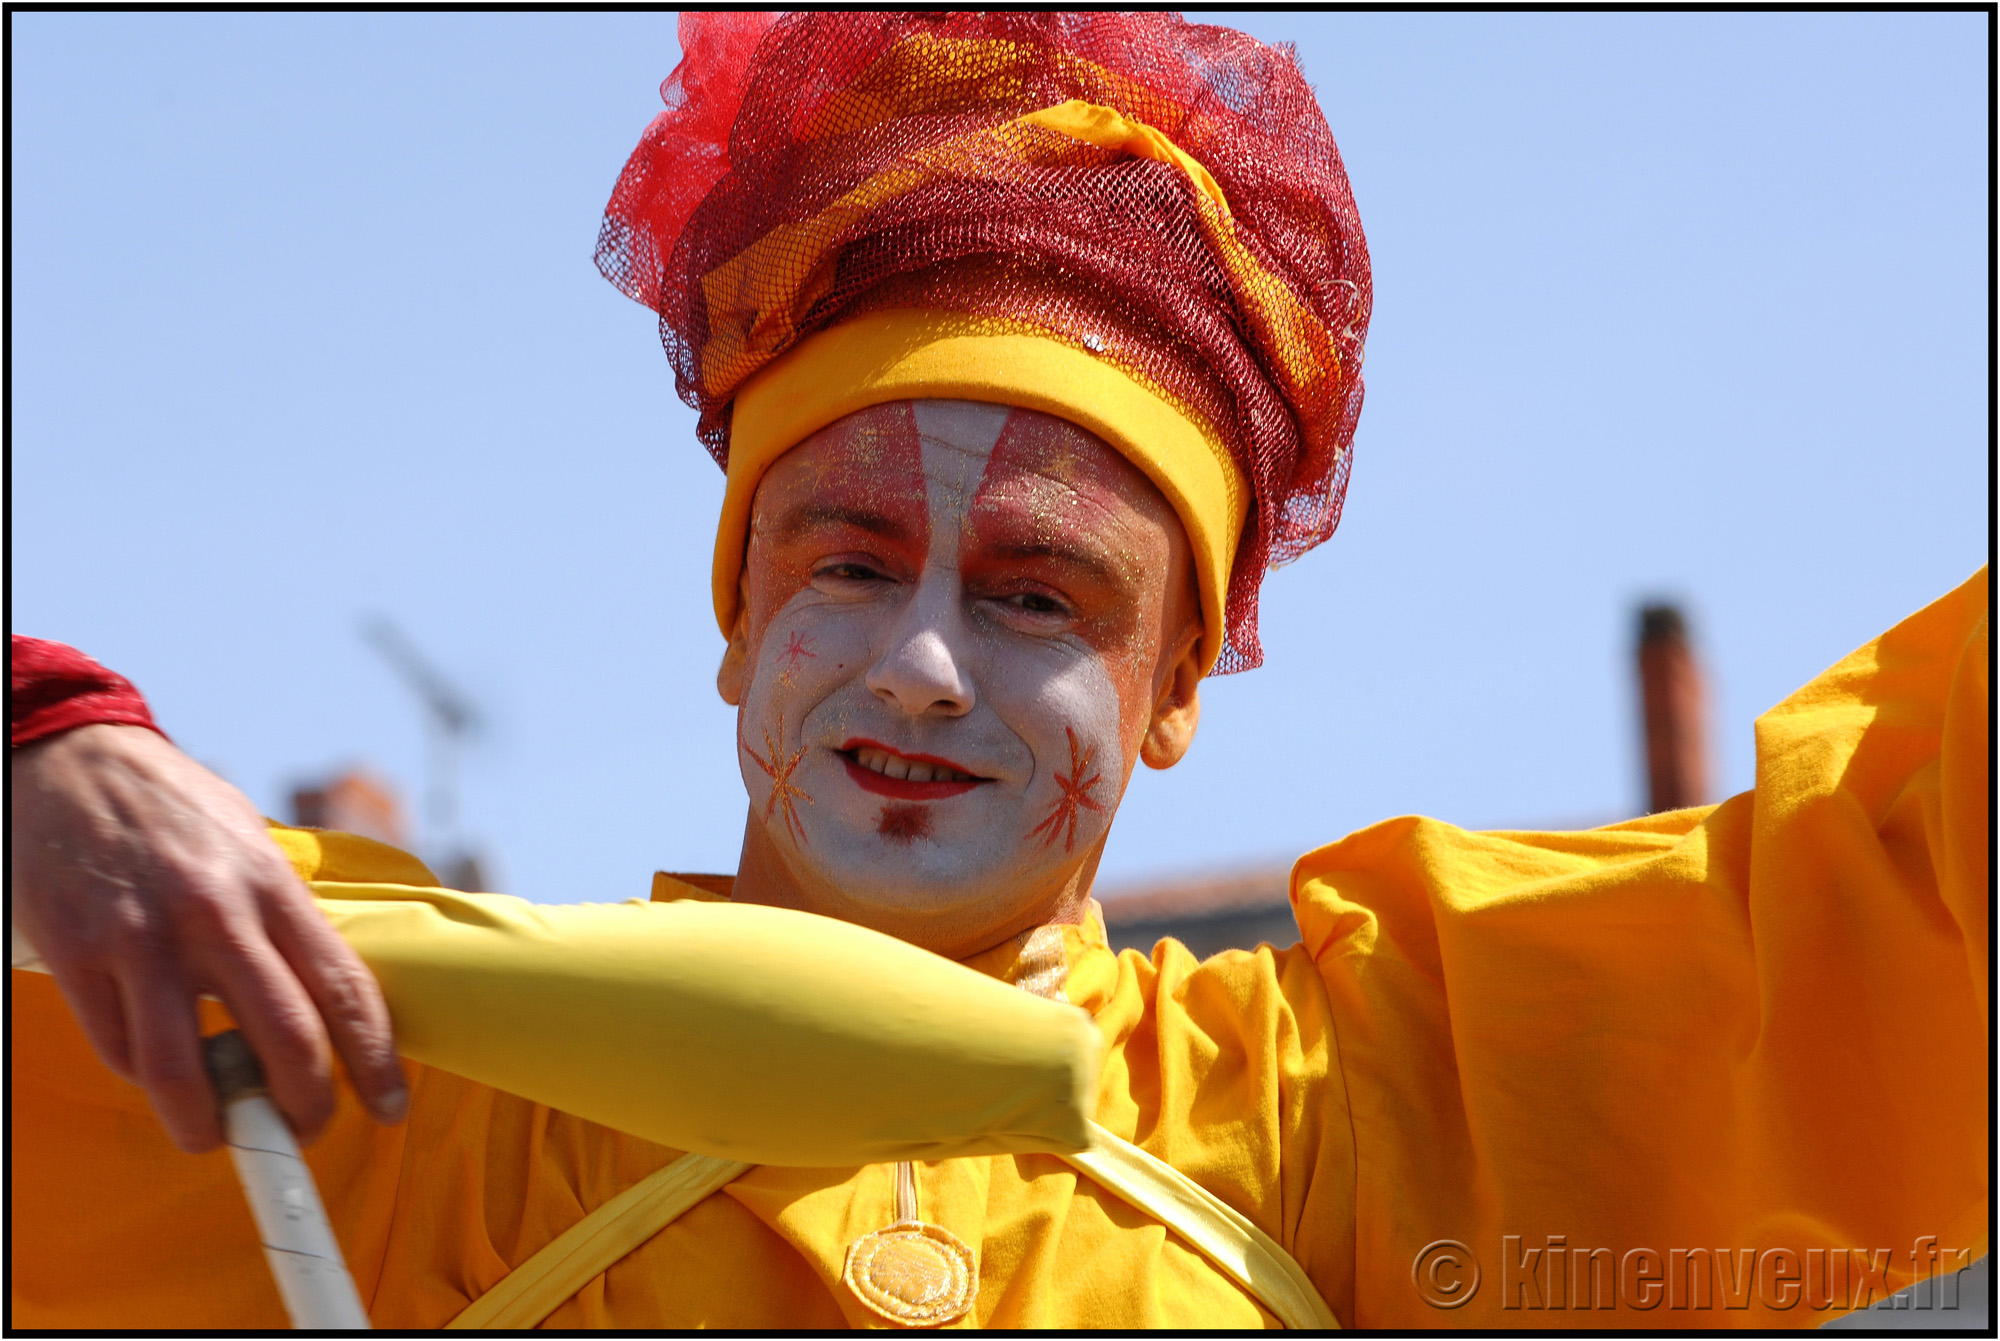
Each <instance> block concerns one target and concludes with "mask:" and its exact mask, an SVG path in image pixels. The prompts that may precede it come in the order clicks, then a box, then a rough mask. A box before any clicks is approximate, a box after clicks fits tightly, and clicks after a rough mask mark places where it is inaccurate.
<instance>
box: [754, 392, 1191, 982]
mask: <svg viewBox="0 0 2000 1341" xmlns="http://www.w3.org/2000/svg"><path fill="white" fill-rule="evenodd" d="M1192 571H1193V570H1192V567H1191V564H1190V560H1189V557H1188V545H1187V540H1186V537H1185V535H1184V533H1183V532H1182V529H1181V525H1180V522H1179V520H1178V518H1177V517H1176V516H1175V515H1174V512H1173V509H1172V508H1171V507H1170V506H1169V505H1168V504H1167V503H1166V501H1165V500H1164V499H1163V498H1162V497H1161V496H1160V494H1159V492H1158V491H1157V490H1156V489H1154V487H1153V486H1152V484H1151V483H1150V482H1149V481H1147V480H1146V478H1145V477H1144V476H1143V475H1141V474H1140V473H1139V472H1138V471H1137V470H1136V469H1135V468H1134V467H1133V466H1132V465H1131V464H1130V463H1128V462H1127V461H1125V459H1124V458H1123V457H1121V456H1119V455H1118V454H1117V453H1116V452H1115V451H1113V450H1112V449H1111V448H1109V447H1107V446H1105V445H1104V444H1103V443H1102V442H1100V441H1099V440H1098V439H1097V438H1095V437H1093V436H1092V435H1090V434H1089V433H1086V432H1084V431H1083V430H1082V429H1079V428H1077V427H1075V426H1074V425H1072V424H1069V423H1068V422H1066V421H1064V420H1061V419H1057V418H1054V417H1052V416H1050V415H1045V414H1040V413H1037V412H1034V411H1030V410H1019V409H1016V410H1009V409H1008V408H1007V407H1004V406H994V405H984V404H976V403H972V402H967V401H915V402H909V401H905V402H900V403H897V404H892V405H883V406H878V407H876V408H873V409H869V410H864V411H861V412H859V413H857V414H853V415H850V416H848V417H847V418H845V419H843V420H841V421H839V422H838V423H836V424H833V425H831V426H830V427H828V428H826V429H824V430H822V431H821V432H819V433H818V434H815V435H814V436H813V437H811V438H809V439H807V440H806V441H805V442H804V443H801V444H800V445H799V446H798V447H796V448H794V449H793V450H792V451H791V452H789V453H788V454H787V455H786V456H785V457H784V458H783V459H782V460H780V461H779V462H778V463H777V464H776V465H775V466H773V467H772V468H771V470H770V471H769V472H768V473H767V474H766V475H765V477H764V479H763V481H762V483H761V484H760V485H759V487H758V490H757V496H756V499H755V502H754V505H753V510H752V516H751V526H750V540H749V548H748V553H747V555H746V560H745V568H744V595H745V602H744V614H743V618H742V621H741V623H740V624H739V628H738V630H737V633H736V636H735V637H734V638H732V646H731V654H730V659H729V661H728V662H727V663H725V668H724V676H723V680H724V692H725V695H726V696H728V697H730V698H731V699H732V700H733V701H735V702H737V703H738V704H739V705H740V712H739V714H738V739H737V752H738V760H739V762H740V763H741V766H742V770H743V779H744V782H745V784H746V785H747V787H748V789H749V792H750V799H751V823H750V833H749V835H748V836H747V838H746V842H745V870H744V872H743V873H742V875H741V876H740V877H739V889H740V890H741V893H740V894H739V897H743V896H749V897H762V898H766V899H768V900H769V901H774V902H783V903H788V904H791V905H792V906H797V907H803V908H807V909H809V910H811V911H814V912H820V913H826V914H830V915H832V916H837V917H842V918H845V919H847V920H850V921H855V922H861V923H863V924H865V925H870V926H875V927H877V928H878V929H880V930H884V931H888V932H890V933H891V934H894V935H899V936H902V937H904V938H905V939H908V940H912V941H915V942H917V943H918V944H923V945H928V946H930V947H931V948H934V949H938V950H941V951H944V952H946V953H958V954H966V953H971V952H973V951H976V950H979V949H982V948H984V947H985V946H987V945H990V944H993V943H995V942H997V941H998V940H1000V939H1004V938H1005V937H1006V936H1008V935H1011V934H1014V933H1015V932H1017V931H1020V930H1023V929H1025V928H1026V927H1028V926H1032V925H1036V924H1038V923H1039V922H1042V921H1046V920H1050V919H1051V918H1056V917H1063V916H1066V915H1074V912H1075V909H1076V908H1077V907H1078V906H1080V904H1081V901H1082V898H1083V896H1084V894H1085V893H1087V886H1088V880H1089V875H1090V873H1091V871H1093V870H1094V869H1095V862H1096V857H1097V853H1098V851H1099V850H1100V848H1101V846H1102V843H1103V839H1104V836H1105V833H1106V831H1107V830H1108V829H1109V828H1110V824H1111V817H1112V814H1113V812H1114V811H1115V810H1116V809H1117V805H1118V800H1119V797H1120V796H1121V795H1122V794H1123V792H1124V789H1125V783H1126V781H1127V779H1128V778H1129V777H1130V776H1131V771H1132V767H1133V764H1134V762H1135V760H1136V757H1137V756H1138V754H1139V753H1140V750H1141V746H1142V742H1145V749H1146V753H1147V757H1148V758H1149V760H1151V761H1152V762H1155V763H1162V762H1172V759H1173V758H1177V757H1178V755H1179V752H1180V750H1181V749H1184V748H1185V744H1186V741H1185V732H1191V730H1192V726H1193V721H1192V716H1193V711H1194V708H1193V697H1194V683H1195V680H1196V679H1197V678H1198V675H1197V672H1198V669H1199V668H1198V667H1196V666H1194V665H1193V660H1194V657H1195V655H1196V653H1195V650H1194V645H1195V643H1196V641H1197V640H1198V637H1199V624H1198V614H1197V610H1198V607H1197V605H1196V600H1195V595H1194V583H1193V579H1192ZM732 689H733V690H734V692H731V691H732ZM1163 711H1164V712H1165V713H1166V714H1167V715H1168V716H1169V717H1170V718H1172V723H1170V725H1169V727H1168V728H1166V734H1167V735H1168V736H1169V737H1172V736H1173V735H1174V733H1175V731H1178V730H1180V729H1181V728H1182V727H1184V728H1185V732H1183V733H1182V735H1181V737H1180V738H1179V739H1178V742H1177V745H1176V743H1175V741H1174V740H1169V741H1168V742H1167V743H1168V744H1169V745H1176V747H1175V748H1171V749H1167V750H1164V751H1163V750H1162V748H1161V745H1160V740H1159V739H1158V738H1159V737H1160V735H1161V732H1162V730H1163V728H1162V727H1161V715H1162V713H1163ZM1183 719H1184V720H1183ZM1163 756H1170V757H1163ZM746 884H747V885H751V886H755V888H743V886H744V885H746ZM766 886H769V887H770V888H765V887H766Z"/></svg>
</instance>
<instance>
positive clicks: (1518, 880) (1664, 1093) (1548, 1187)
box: [1293, 570, 1990, 1327]
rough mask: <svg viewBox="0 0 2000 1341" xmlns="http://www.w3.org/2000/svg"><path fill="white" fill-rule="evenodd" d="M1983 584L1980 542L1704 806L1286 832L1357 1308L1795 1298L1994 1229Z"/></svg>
mask: <svg viewBox="0 0 2000 1341" xmlns="http://www.w3.org/2000/svg"><path fill="white" fill-rule="evenodd" d="M1986 607H1987V575H1986V573H1985V572H1984V571H1983V570H1982V571H1981V572H1980V573H1979V574H1977V575H1975V576H1974V577H1973V578H1972V579H1971V580H1970V581H1968V582H1967V583H1966V584H1965V585H1963V586H1962V587H1960V588H1959V589H1958V590H1956V591H1954V592H1952V593H1951V594H1950V595H1948V596H1946V597H1945V598H1943V599H1942V600H1940V601H1938V602H1936V603H1935V604H1933V605H1931V606H1929V607H1928V608H1926V609H1924V610H1922V611H1920V612H1918V613H1917V614H1916V615H1914V616H1912V617H1911V618H1910V619H1908V620H1906V621H1904V622H1903V623H1902V624H1900V625H1898V626H1897V627H1896V628H1894V629H1892V630H1890V631H1889V632H1888V633H1886V634H1884V635H1883V636H1882V637H1881V638H1879V639H1877V640H1875V641H1874V642H1872V643H1870V644H1868V645H1867V646H1865V647H1863V648H1862V649H1860V650H1859V651H1857V652H1855V653H1854V654H1853V655H1851V656H1849V657H1847V658H1846V659H1844V660H1843V661H1841V662H1840V663H1839V664H1838V665H1836V666H1834V667H1833V668H1832V669H1830V670H1828V671H1827V672H1826V673H1825V674H1823V675H1821V676H1820V677H1819V678H1818V679H1816V680H1814V681H1813V682H1812V683H1811V684H1809V685H1807V686H1806V687H1805V688H1803V689H1801V690H1800V691H1799V692H1798V693H1796V694H1794V695H1793V696H1792V697H1791V698H1789V699H1787V700H1786V701H1785V702H1784V703H1782V704H1780V705H1779V706H1778V707H1776V708H1775V709H1773V710H1772V711H1771V712H1769V713H1768V714H1766V715H1765V716H1764V717H1763V718H1762V719H1760V720H1759V722H1758V723H1757V775H1756V789H1755V790H1754V791H1752V792H1748V793H1745V794H1743V795H1741V796H1737V797H1734V798H1732V799H1730V800H1728V801H1726V802H1724V803H1723V804H1721V805H1719V806H1715V807H1713V808H1709V809H1701V810H1689V811H1680V812H1676V813H1673V814H1670V815H1661V816H1654V817H1652V818H1651V819H1649V820H1645V821H1638V822H1634V823H1632V824H1627V825H1615V826H1612V827H1611V828H1608V829H1600V830H1594V831H1591V832H1587V833H1577V834H1527V833H1493V834H1474V833H1466V832H1463V831H1461V830H1459V829H1455V828H1453V827H1451V826H1449V825H1445V824H1439V823H1436V822H1434V821H1429V820H1420V819H1402V820H1392V821H1390V822H1388V823H1386V824H1381V825H1377V826H1375V827H1374V828H1371V829H1366V830H1363V831H1362V832H1360V833H1357V834H1354V835H1353V836H1351V837H1349V838H1347V839H1345V840H1343V841H1341V842H1339V843H1336V844H1334V845H1333V846H1331V847H1327V848H1323V849H1321V850H1320V851H1317V852H1314V853H1311V854H1309V855H1307V856H1306V857H1304V858H1302V859H1301V860H1300V862H1299V863H1298V866H1297V868H1296V870H1295V871H1294V874H1293V899H1294V904H1295V908H1296V910H1297V913H1298V917H1299V923H1300V926H1301V928H1302V930H1303V932H1304V938H1305V944H1306V948H1307V949H1308V950H1309V951H1310V952H1311V953H1312V955H1313V956H1314V958H1315V959H1316V960H1317V962H1318V963H1319V965H1320V969H1321V972H1322V974H1323V975H1324V978H1325V981H1326V985H1327V991H1328V994H1329V997H1330V999H1331V1003H1332V1008H1333V1014H1334V1022H1335V1032H1336V1039H1337V1050H1338V1056H1339V1068H1340V1071H1341V1073H1342V1075H1343V1077H1344V1079H1345V1089H1346V1091H1347V1094H1348V1096H1349V1102H1350V1104H1351V1109H1352V1124H1353V1132H1354V1149H1355V1162H1356V1183H1355V1205H1354V1218H1355V1225H1356V1237H1357V1242H1356V1246H1355V1282H1356V1285H1355V1291H1356V1302H1355V1308H1354V1316H1355V1321H1356V1323H1357V1324H1358V1325H1360V1326H1364V1327H1384V1326H1388V1327H1404V1326H1439V1325H1450V1326H1471V1327H1496V1326H1509V1325H1512V1326H1540V1327H1551V1326H1558V1325H1562V1319H1563V1318H1564V1317H1572V1318H1574V1316H1575V1315H1574V1314H1573V1313H1567V1312H1558V1311H1557V1310H1558V1309H1565V1308H1567V1309H1574V1308H1577V1307H1603V1308H1607V1309H1617V1310H1621V1312H1616V1313H1612V1312H1607V1313H1601V1314H1597V1315H1596V1316H1597V1318H1598V1320H1599V1322H1600V1323H1601V1324H1602V1325H1605V1326H1611V1327H1619V1326H1640V1325H1644V1326H1673V1327H1687V1326H1721V1325H1728V1326H1751V1327H1759V1326H1813V1325H1817V1324H1818V1323H1820V1322H1823V1321H1825V1320H1826V1318H1827V1317H1828V1316H1829V1313H1830V1312H1831V1311H1832V1310H1833V1309H1834V1308H1835V1307H1844V1306H1847V1305H1852V1304H1856V1303H1865V1302H1867V1299H1868V1298H1869V1297H1875V1298H1879V1297H1880V1296H1881V1294H1883V1293H1885V1292H1886V1290H1885V1289H1883V1288H1882V1287H1883V1286H1884V1285H1885V1283H1886V1284H1887V1285H1889V1286H1895V1285H1900V1284H1902V1283H1905V1282H1907V1281H1908V1280H1910V1279H1911V1278H1912V1275H1913V1273H1914V1274H1916V1275H1918V1276H1921V1275H1927V1274H1929V1272H1930V1271H1931V1270H1932V1269H1933V1266H1932V1263H1933V1262H1934V1261H1938V1260H1942V1261H1943V1262H1944V1264H1945V1266H1946V1269H1950V1268H1951V1267H1952V1266H1955V1265H1965V1264H1967V1263H1968V1262H1969V1261H1970V1260H1971V1258H1973V1257H1977V1256H1978V1255H1979V1254H1981V1253H1984V1252H1985V1251H1986V1250H1987V1239H1986V1229H1985V1224H1986V1216H1987V1205H1988V1186H1989V1183H1988V1168H1987V1153H1986V1151H1987V1146H1986V1138H1987V1131H1988V1127H1987V1122H1988V1094H1989V1085H1990V1076H1989V1074H1988V1066H1987V1061H1986V1058H1987V1037H1986V1026H1985V1020H1986V1001H1987V981H1986V979H1987V963H1986V948H1985V947H1986V939H1987V908H1988V895H1989V890H1988V872H1987V838H1988V832H1987V824H1988V815H1989V814H1990V801H1989V779H1988V774H1987V763H1986V758H1987V756H1986V750H1987V748H1988V742H1989V736H1988V725H1989V724H1988V716H1987V714H1988V706H1987V705H1988V680H1987V674H1988V673H1987V660H1988V655H1989V652H1988V644H1989V633H1988V628H1987V622H1986ZM1926 1236H1930V1238H1929V1240H1928V1242H1927V1240H1926ZM1444 1240H1454V1241H1456V1242H1457V1243H1459V1244H1462V1245H1464V1247H1465V1249H1466V1251H1467V1254H1468V1255H1469V1256H1470V1257H1471V1258H1472V1259H1473V1260H1474V1261H1476V1262H1477V1263H1479V1264H1480V1266H1481V1268H1482V1270H1483V1283H1482V1284H1481V1285H1479V1286H1478V1287H1477V1288H1474V1287H1473V1286H1472V1285H1471V1280H1472V1277H1471V1274H1470V1269H1469V1267H1468V1266H1467V1265H1466V1264H1465V1263H1463V1262H1462V1261H1461V1262H1460V1263H1458V1264H1457V1265H1453V1264H1450V1263H1439V1262H1436V1261H1435V1260H1431V1259H1426V1258H1424V1257H1423V1253H1424V1250H1425V1249H1426V1248H1427V1247H1429V1246H1430V1245H1434V1244H1437V1243H1439V1242H1440V1241H1444ZM1934 1248H1935V1249H1938V1250H1939V1253H1940V1256H1938V1257H1933V1256H1932V1249H1934ZM1599 1250H1608V1251H1607V1252H1604V1253H1602V1254H1599ZM1696 1250H1701V1251H1700V1252H1699V1253H1698V1252H1697V1251H1696ZM1436 1251H1444V1250H1434V1256H1435V1252H1436ZM1746 1252H1748V1253H1749V1254H1750V1256H1748V1257H1747V1258H1746V1257H1745V1256H1744V1255H1743V1254H1744V1253H1746ZM1959 1252H1965V1253H1969V1254H1970V1256H1969V1257H1959V1256H1957V1255H1956V1254H1958V1253H1959ZM1579 1253H1581V1254H1583V1256H1582V1257H1579V1256H1578V1254H1579ZM1913 1254H1915V1256H1914V1257H1913ZM1628 1259H1629V1260H1628ZM1427 1260H1430V1262H1431V1265H1433V1266H1436V1267H1437V1271H1436V1273H1435V1276H1434V1278H1433V1277H1427V1276H1425V1275H1424V1271H1425V1269H1426V1265H1425V1264H1426V1261H1427ZM1746 1262H1747V1263H1748V1265H1749V1268H1750V1274H1749V1275H1747V1276H1744V1275H1742V1274H1741V1269H1742V1267H1743V1266H1744V1264H1745V1263H1746ZM1413 1271H1415V1272H1416V1276H1415V1278H1414V1279H1413ZM1552 1272H1553V1273H1554V1274H1551V1273H1552ZM1427 1281H1428V1284H1426V1282H1427ZM1454 1290H1456V1291H1460V1292H1469V1293H1466V1294H1455V1293H1454ZM1426 1293H1430V1294H1431V1295H1432V1296H1433V1298H1434V1300H1435V1301H1436V1305H1437V1306H1434V1305H1433V1304H1431V1303H1427V1302H1426V1301H1425V1299H1424V1298H1423V1295H1424V1294H1426ZM1836 1297H1838V1302H1837V1304H1836V1302H1835V1300H1836ZM1704 1304H1705V1306H1703V1305H1704ZM1443 1305H1451V1306H1452V1308H1451V1309H1450V1311H1446V1310H1445V1309H1444V1308H1443V1307H1441V1306H1443ZM1738 1308H1741V1309H1744V1310H1747V1312H1738V1311H1733V1310H1735V1309H1738ZM1538 1309H1539V1310H1542V1311H1540V1312H1537V1311H1536V1310H1538Z"/></svg>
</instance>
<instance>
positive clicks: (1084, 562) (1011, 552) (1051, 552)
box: [990, 540, 1119, 582]
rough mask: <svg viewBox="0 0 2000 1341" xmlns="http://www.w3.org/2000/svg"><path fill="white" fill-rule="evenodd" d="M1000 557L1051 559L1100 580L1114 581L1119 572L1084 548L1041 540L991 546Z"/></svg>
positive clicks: (996, 555) (995, 554) (994, 553)
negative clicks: (1073, 547) (1079, 569)
mask: <svg viewBox="0 0 2000 1341" xmlns="http://www.w3.org/2000/svg"><path fill="white" fill-rule="evenodd" d="M990 552H991V553H992V554H993V555H994V556H995V557H997V558H1002V559H1053V560H1055V561H1056V562H1057V563H1066V564H1071V565H1073V566H1075V567H1078V568H1081V569H1083V570H1084V571H1085V572H1087V573H1089V574H1090V575H1091V576H1092V577H1094V578H1096V579H1097V580H1098V581H1100V582H1116V581H1117V580H1118V578H1119V573H1118V570H1117V569H1116V568H1114V567H1113V566H1112V565H1111V564H1110V563H1109V562H1107V561H1106V560H1104V559H1101V558H1099V557H1098V556H1097V555H1095V554H1092V553H1089V552H1088V551H1086V550H1081V549H1072V548H1071V547H1069V546H1068V545H1057V544H1052V543H1050V542H1048V541H1042V540H1023V541H1017V542H1012V543H1007V544H999V545H995V546H993V548H992V550H991V551H990Z"/></svg>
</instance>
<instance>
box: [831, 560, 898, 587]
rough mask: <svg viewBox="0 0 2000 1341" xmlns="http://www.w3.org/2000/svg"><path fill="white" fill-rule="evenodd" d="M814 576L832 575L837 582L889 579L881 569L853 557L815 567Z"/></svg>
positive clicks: (881, 580)
mask: <svg viewBox="0 0 2000 1341" xmlns="http://www.w3.org/2000/svg"><path fill="white" fill-rule="evenodd" d="M813 576H814V577H830V578H832V579H833V580H834V581H836V582H886V581H888V580H889V579H888V575H887V574H886V573H884V572H882V571H881V570H880V569H878V568H873V567H870V566H869V565H868V564H865V563H860V562H857V561H855V560H853V559H845V560H842V561H841V562H839V563H830V564H827V565H826V566H825V567H822V568H818V569H815V570H814V572H813Z"/></svg>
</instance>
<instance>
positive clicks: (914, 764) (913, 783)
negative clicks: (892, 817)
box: [835, 740, 992, 801]
mask: <svg viewBox="0 0 2000 1341" xmlns="http://www.w3.org/2000/svg"><path fill="white" fill-rule="evenodd" d="M835 753H837V754H838V755H840V758H841V762H842V763H844V764H846V765H847V775H848V776H849V777H851V778H853V779H854V781H855V783H856V784H857V785H858V786H860V788H861V789H862V790H863V791H869V792H874V793H875V794H876V795H878V796H893V797H896V798H898V799H899V800H904V801H941V800H943V799H944V798H945V797H947V796H962V795H964V794H965V793H966V792H969V791H971V790H972V789H973V788H974V787H977V786H978V785H979V784H980V783H982V782H990V781H992V779H991V778H982V777H976V776H974V775H973V774H971V773H968V772H966V771H965V770H964V769H962V768H959V767H958V766H957V765H955V764H951V763H948V762H946V761H945V760H943V759H939V758H936V757H935V756H931V755H921V754H916V755H912V754H901V753H898V752H897V751H895V750H892V749H890V748H889V747H888V746H886V745H882V744H879V743H877V742H875V741H872V740H850V741H848V742H847V744H845V745H843V746H841V747H840V749H838V750H837V751H835Z"/></svg>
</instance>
